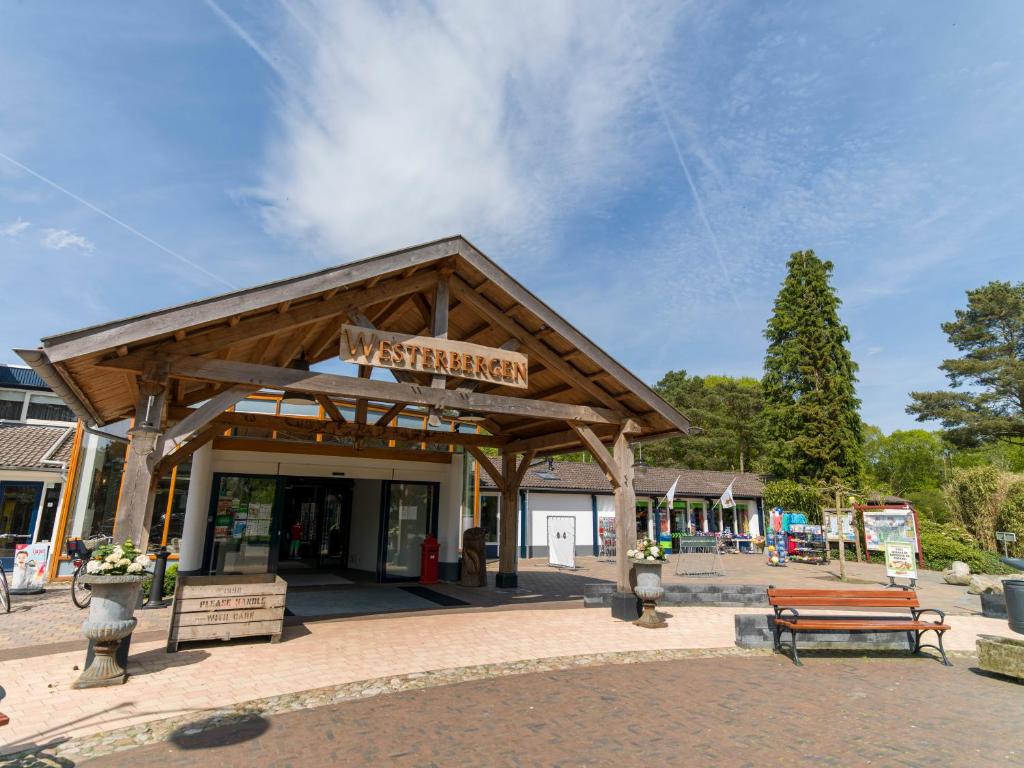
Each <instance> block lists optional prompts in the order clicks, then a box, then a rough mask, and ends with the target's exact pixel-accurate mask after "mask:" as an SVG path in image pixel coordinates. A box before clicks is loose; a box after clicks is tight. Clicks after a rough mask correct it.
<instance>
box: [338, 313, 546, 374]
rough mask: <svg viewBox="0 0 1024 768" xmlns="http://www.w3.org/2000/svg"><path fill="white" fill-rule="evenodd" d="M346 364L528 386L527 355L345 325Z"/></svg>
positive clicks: (342, 350) (428, 337) (463, 342)
mask: <svg viewBox="0 0 1024 768" xmlns="http://www.w3.org/2000/svg"><path fill="white" fill-rule="evenodd" d="M339 355H340V357H341V360H342V362H346V363H355V364H357V365H372V366H374V367H376V368H395V369H398V370H402V371H412V372H413V373H430V374H441V375H443V376H457V377H459V378H461V379H477V380H480V381H486V382H489V383H493V384H501V385H502V386H506V387H519V388H522V389H526V387H527V386H528V380H527V372H528V368H529V362H528V361H527V359H526V355H523V354H520V353H519V352H511V351H509V350H505V349H495V348H494V347H484V346H481V345H480V344H470V343H468V342H465V341H451V340H449V339H439V338H435V337H433V336H408V335H406V334H404V333H389V332H387V331H377V330H373V331H371V330H367V329H366V328H360V327H359V326H357V325H342V326H341V349H340V351H339Z"/></svg>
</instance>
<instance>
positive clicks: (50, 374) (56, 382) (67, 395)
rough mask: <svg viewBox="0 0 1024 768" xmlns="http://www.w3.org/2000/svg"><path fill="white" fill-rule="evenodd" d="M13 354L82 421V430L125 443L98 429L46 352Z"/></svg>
mask: <svg viewBox="0 0 1024 768" xmlns="http://www.w3.org/2000/svg"><path fill="white" fill-rule="evenodd" d="M14 352H15V353H16V354H17V355H18V357H20V358H21V359H22V360H24V361H25V362H26V363H28V365H29V367H30V368H32V370H33V371H35V372H36V373H38V374H39V378H41V379H42V380H43V381H45V382H46V385H47V386H48V387H49V388H50V389H52V390H53V394H55V395H57V397H59V398H60V399H61V400H63V401H64V402H65V403H67V405H68V407H69V408H70V409H71V410H72V411H73V412H74V414H75V415H76V416H77V417H78V418H79V419H81V420H82V428H83V429H85V431H86V432H88V433H89V434H91V435H96V436H97V437H103V438H106V439H107V440H115V441H117V442H119V443H127V442H128V438H126V437H121V436H120V435H113V434H111V433H109V432H104V431H102V430H101V429H99V428H98V427H99V424H98V423H97V421H98V420H97V419H96V416H95V414H93V413H92V411H90V410H89V408H88V407H87V406H86V405H85V403H83V402H82V400H81V399H80V398H79V397H78V395H76V394H75V392H74V391H73V390H72V389H71V387H69V386H68V384H67V382H66V381H65V380H64V377H63V376H62V375H61V373H60V371H58V370H57V369H56V368H55V367H54V365H53V363H51V362H50V359H49V358H48V357H47V356H46V352H44V351H43V350H41V349H16V350H14Z"/></svg>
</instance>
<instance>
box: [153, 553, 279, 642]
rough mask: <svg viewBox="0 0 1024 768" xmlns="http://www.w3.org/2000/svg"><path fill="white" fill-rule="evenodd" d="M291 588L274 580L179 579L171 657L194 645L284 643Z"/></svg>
mask: <svg viewBox="0 0 1024 768" xmlns="http://www.w3.org/2000/svg"><path fill="white" fill-rule="evenodd" d="M287 590H288V584H287V583H286V582H285V581H284V579H282V578H281V577H280V576H276V575H274V574H269V573H267V574H254V575H250V576H179V577H178V585H177V587H176V588H175V590H174V603H173V605H172V607H171V626H170V629H169V631H168V633H167V651H168V653H174V652H175V651H177V650H178V643H180V642H187V641H194V640H231V639H233V638H236V637H254V636H259V635H269V637H270V642H272V643H276V642H279V641H280V639H281V631H282V629H283V627H284V604H285V597H286V593H287Z"/></svg>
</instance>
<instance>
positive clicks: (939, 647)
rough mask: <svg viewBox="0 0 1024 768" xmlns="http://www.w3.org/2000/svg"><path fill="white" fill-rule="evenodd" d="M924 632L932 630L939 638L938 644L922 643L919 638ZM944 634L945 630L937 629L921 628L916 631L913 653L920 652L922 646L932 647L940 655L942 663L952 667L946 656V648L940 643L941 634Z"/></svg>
mask: <svg viewBox="0 0 1024 768" xmlns="http://www.w3.org/2000/svg"><path fill="white" fill-rule="evenodd" d="M925 632H934V633H935V634H936V636H937V637H938V638H939V644H938V645H932V644H931V643H922V642H921V638H922V637H923V636H924V633H925ZM944 634H946V632H945V630H938V629H922V630H918V632H917V642H916V643H914V653H920V652H921V649H922V648H934V649H935V650H936V651H938V652H939V654H940V655H941V656H942V663H943V665H945V666H947V667H952V666H953V663H952V662H951V661H950V660H949V657H948V656H946V649H945V647H943V644H942V636H943V635H944Z"/></svg>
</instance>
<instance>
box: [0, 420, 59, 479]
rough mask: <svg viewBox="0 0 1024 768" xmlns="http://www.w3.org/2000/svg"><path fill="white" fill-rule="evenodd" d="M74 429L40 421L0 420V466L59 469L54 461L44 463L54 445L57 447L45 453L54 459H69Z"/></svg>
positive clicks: (7, 467)
mask: <svg viewBox="0 0 1024 768" xmlns="http://www.w3.org/2000/svg"><path fill="white" fill-rule="evenodd" d="M74 434H75V430H74V429H73V428H72V429H68V428H67V427H50V426H44V425H39V424H0V468H3V469H36V470H39V469H43V470H50V471H52V472H56V471H59V469H60V467H59V466H57V465H56V464H43V463H42V459H43V458H44V457H46V455H47V452H48V451H50V450H51V449H52V448H53V447H54V445H57V449H56V450H55V451H53V453H52V454H51V455H50V456H49V457H48V458H50V459H51V460H53V461H58V462H65V463H66V462H68V461H70V459H71V445H72V443H73V442H74Z"/></svg>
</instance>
